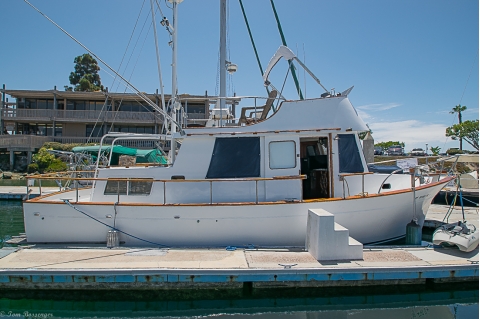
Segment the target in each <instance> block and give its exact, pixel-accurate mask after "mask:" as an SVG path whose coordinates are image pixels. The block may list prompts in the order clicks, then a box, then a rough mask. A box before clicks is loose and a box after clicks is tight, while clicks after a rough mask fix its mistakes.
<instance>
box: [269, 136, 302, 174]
mask: <svg viewBox="0 0 480 319" xmlns="http://www.w3.org/2000/svg"><path fill="white" fill-rule="evenodd" d="M268 148H269V158H270V168H271V169H285V168H295V166H297V163H296V159H297V157H296V155H295V154H296V152H295V142H294V141H279V142H270V144H269V147H268Z"/></svg>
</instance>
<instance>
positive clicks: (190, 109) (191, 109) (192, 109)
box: [186, 104, 205, 114]
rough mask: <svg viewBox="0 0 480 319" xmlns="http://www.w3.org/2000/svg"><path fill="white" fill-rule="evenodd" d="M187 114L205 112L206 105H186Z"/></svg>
mask: <svg viewBox="0 0 480 319" xmlns="http://www.w3.org/2000/svg"><path fill="white" fill-rule="evenodd" d="M186 109H187V114H188V113H194V114H205V105H204V104H202V105H198V104H197V105H195V104H188V105H187V106H186Z"/></svg>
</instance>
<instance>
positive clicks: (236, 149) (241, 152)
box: [206, 137, 260, 178]
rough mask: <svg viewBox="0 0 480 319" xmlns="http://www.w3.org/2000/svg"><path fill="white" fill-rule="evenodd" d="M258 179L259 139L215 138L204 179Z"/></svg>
mask: <svg viewBox="0 0 480 319" xmlns="http://www.w3.org/2000/svg"><path fill="white" fill-rule="evenodd" d="M242 177H260V138H259V137H228V138H217V139H216V140H215V146H214V148H213V154H212V158H211V160H210V166H209V168H208V172H207V177H206V178H242Z"/></svg>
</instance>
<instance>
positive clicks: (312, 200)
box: [25, 176, 454, 207]
mask: <svg viewBox="0 0 480 319" xmlns="http://www.w3.org/2000/svg"><path fill="white" fill-rule="evenodd" d="M452 179H454V177H452V176H450V177H447V178H444V179H443V180H440V181H438V182H435V183H430V184H426V185H422V186H419V187H416V188H415V191H418V190H422V189H427V188H432V187H435V186H438V185H441V184H446V183H448V182H449V181H451V180H452ZM69 192H75V190H69V191H63V192H55V193H52V194H48V195H44V196H40V197H36V198H33V199H30V200H27V201H25V203H35V204H40V203H41V204H54V205H65V203H64V202H63V201H48V200H44V199H45V198H49V197H51V196H54V195H58V194H62V193H69ZM410 192H413V189H411V188H409V189H402V190H396V191H391V192H385V193H380V194H368V195H365V196H361V195H354V196H349V197H345V198H342V197H334V198H316V199H306V200H302V201H300V200H293V201H285V200H282V201H275V202H259V203H255V202H238V203H234V202H232V203H213V204H207V203H188V204H180V203H177V204H160V203H158V204H157V203H128V202H124V203H118V204H117V206H132V207H141V206H150V207H155V206H158V207H164V206H182V207H188V206H190V207H195V206H205V207H211V206H225V207H228V206H261V205H285V204H299V203H319V202H334V201H344V200H355V199H367V198H374V197H382V196H391V195H397V194H402V193H410ZM72 203H75V204H77V205H100V206H111V205H114V204H115V202H73V201H72Z"/></svg>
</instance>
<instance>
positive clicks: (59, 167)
mask: <svg viewBox="0 0 480 319" xmlns="http://www.w3.org/2000/svg"><path fill="white" fill-rule="evenodd" d="M66 170H67V164H66V163H65V162H63V161H62V160H60V159H58V158H56V159H54V160H53V161H52V162H51V163H50V164H49V165H48V167H47V168H46V169H45V172H46V173H51V172H61V171H66Z"/></svg>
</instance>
